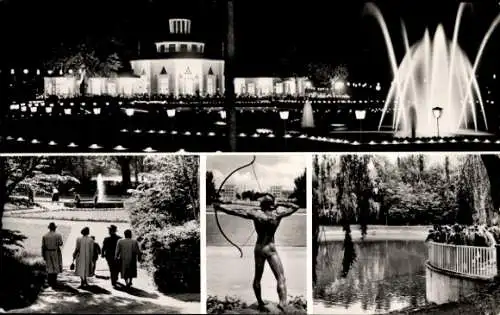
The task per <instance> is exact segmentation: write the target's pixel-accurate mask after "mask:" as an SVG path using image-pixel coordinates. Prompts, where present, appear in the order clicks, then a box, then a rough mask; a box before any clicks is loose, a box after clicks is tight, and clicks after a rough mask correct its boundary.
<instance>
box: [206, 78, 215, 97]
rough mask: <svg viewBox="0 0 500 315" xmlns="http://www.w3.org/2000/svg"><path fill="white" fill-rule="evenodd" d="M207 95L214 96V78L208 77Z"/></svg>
mask: <svg viewBox="0 0 500 315" xmlns="http://www.w3.org/2000/svg"><path fill="white" fill-rule="evenodd" d="M207 94H209V95H214V94H215V76H214V75H208V78H207Z"/></svg>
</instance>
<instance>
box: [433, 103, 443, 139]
mask: <svg viewBox="0 0 500 315" xmlns="http://www.w3.org/2000/svg"><path fill="white" fill-rule="evenodd" d="M432 114H433V115H434V118H436V129H437V136H438V138H439V118H441V115H442V114H443V108H442V107H439V106H436V107H434V108H433V109H432Z"/></svg>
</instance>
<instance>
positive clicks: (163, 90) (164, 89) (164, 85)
mask: <svg viewBox="0 0 500 315" xmlns="http://www.w3.org/2000/svg"><path fill="white" fill-rule="evenodd" d="M168 81H169V80H168V75H161V76H160V77H159V78H158V85H159V92H160V94H162V95H168V93H169V82H168Z"/></svg>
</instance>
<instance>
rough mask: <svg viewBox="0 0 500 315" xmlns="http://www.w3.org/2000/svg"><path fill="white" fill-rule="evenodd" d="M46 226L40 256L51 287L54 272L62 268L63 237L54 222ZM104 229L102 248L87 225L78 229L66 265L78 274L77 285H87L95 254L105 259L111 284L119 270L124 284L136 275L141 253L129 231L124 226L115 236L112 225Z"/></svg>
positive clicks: (92, 271)
mask: <svg viewBox="0 0 500 315" xmlns="http://www.w3.org/2000/svg"><path fill="white" fill-rule="evenodd" d="M48 228H49V232H48V233H47V234H45V235H44V236H43V238H42V256H43V258H44V260H45V263H46V266H47V273H48V284H49V286H51V287H54V286H56V285H57V275H58V274H59V273H61V272H62V271H63V260H62V251H61V247H62V246H63V239H62V235H61V234H60V233H58V232H56V229H57V226H56V224H55V223H54V222H51V223H50V224H49V227H48ZM108 231H109V236H108V237H106V238H104V241H103V244H102V248H101V247H100V246H99V244H98V243H97V242H96V241H95V237H93V236H90V229H89V228H88V227H85V228H83V229H82V230H81V234H82V236H80V237H78V238H77V240H76V245H75V250H74V251H73V261H72V264H71V267H70V269H71V270H74V272H75V274H76V275H77V276H79V277H80V279H81V288H85V287H87V286H88V285H89V284H88V278H89V277H93V276H95V270H96V264H97V260H98V259H99V255H100V256H101V257H102V258H105V259H106V262H107V263H108V266H109V271H110V278H111V284H112V285H113V287H116V286H117V285H118V276H119V275H120V274H121V277H122V279H124V280H125V285H126V286H127V287H128V288H129V287H131V286H132V279H133V278H137V262H138V261H141V259H142V253H141V250H140V247H139V243H138V242H137V240H135V239H132V231H131V230H125V231H124V233H123V234H124V238H122V237H120V236H118V234H117V227H116V226H115V225H111V226H109V227H108Z"/></svg>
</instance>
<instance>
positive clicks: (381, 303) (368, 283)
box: [314, 240, 427, 314]
mask: <svg viewBox="0 0 500 315" xmlns="http://www.w3.org/2000/svg"><path fill="white" fill-rule="evenodd" d="M355 248H356V254H357V260H356V262H355V263H354V265H353V266H352V267H351V269H350V271H349V274H348V275H347V277H345V278H342V277H341V270H342V257H343V252H344V250H343V242H342V241H334V242H328V243H323V244H321V245H320V249H319V256H318V258H319V259H318V266H317V271H318V272H317V275H318V281H317V285H316V287H315V289H314V299H315V304H314V313H316V314H319V313H328V314H374V313H387V312H390V311H394V310H399V309H402V308H405V307H417V306H422V305H425V304H426V299H425V261H426V259H427V247H426V245H425V243H424V242H422V241H394V240H392V241H365V242H357V243H355Z"/></svg>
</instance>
